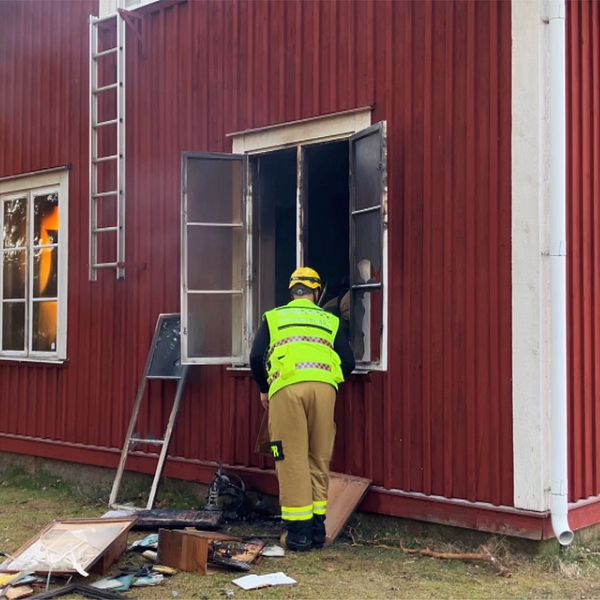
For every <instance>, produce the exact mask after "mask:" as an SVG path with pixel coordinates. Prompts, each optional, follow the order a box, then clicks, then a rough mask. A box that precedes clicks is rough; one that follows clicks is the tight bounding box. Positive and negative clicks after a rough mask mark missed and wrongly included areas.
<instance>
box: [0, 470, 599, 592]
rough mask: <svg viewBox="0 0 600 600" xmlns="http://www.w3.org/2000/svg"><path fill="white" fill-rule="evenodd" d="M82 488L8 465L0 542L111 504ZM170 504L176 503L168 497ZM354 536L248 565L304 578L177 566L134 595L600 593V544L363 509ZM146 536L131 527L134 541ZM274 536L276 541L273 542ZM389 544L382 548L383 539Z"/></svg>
mask: <svg viewBox="0 0 600 600" xmlns="http://www.w3.org/2000/svg"><path fill="white" fill-rule="evenodd" d="M82 492H85V490H81V489H78V488H77V487H76V486H73V485H69V484H68V483H66V482H64V481H62V480H61V479H59V478H57V477H55V476H49V475H47V474H44V473H38V474H36V475H35V476H31V475H29V474H27V473H25V472H24V471H18V470H14V471H10V472H8V473H5V474H4V475H3V476H2V483H1V484H0V549H2V550H4V551H6V552H9V553H12V552H14V551H15V550H16V549H17V548H18V547H19V546H21V545H22V544H23V543H24V542H26V541H27V540H29V539H31V538H32V537H33V536H35V535H36V534H37V532H38V531H39V530H41V529H42V528H43V527H44V526H46V525H47V524H48V523H50V522H52V521H53V520H56V519H66V518H79V517H99V516H100V515H102V514H103V513H104V512H105V511H106V505H105V504H104V503H102V504H100V503H98V502H96V501H94V500H93V499H94V498H95V497H96V496H97V491H96V490H94V491H93V493H92V496H91V498H92V500H86V499H85V498H84V494H82ZM168 503H171V504H168ZM200 503H201V499H199V498H198V496H197V495H195V494H191V495H188V494H187V492H186V491H185V488H182V491H179V490H176V491H175V492H170V491H169V490H168V489H167V490H166V493H163V495H162V504H163V506H169V507H171V508H198V507H199V505H200ZM350 525H351V527H352V530H351V533H352V535H351V536H350V535H345V536H342V537H341V538H340V539H339V540H338V541H337V542H336V543H335V544H334V545H333V546H332V547H330V548H326V549H324V550H322V551H316V552H308V553H300V554H294V553H287V554H286V556H285V557H284V558H281V559H263V560H262V562H260V563H259V564H257V565H254V566H253V569H252V572H254V573H257V574H261V573H269V572H274V571H283V572H285V573H286V574H287V575H289V576H290V577H293V578H294V579H296V580H297V581H298V584H297V585H296V586H293V587H289V588H288V587H286V588H272V589H265V590H259V591H255V592H244V591H243V590H241V589H239V588H237V587H236V586H235V585H233V584H232V583H231V581H232V580H233V579H235V578H236V577H238V576H239V575H240V574H236V573H231V572H217V573H215V574H213V575H209V576H207V577H202V576H200V575H196V574H193V573H178V574H177V575H175V576H174V577H172V578H168V579H166V580H165V582H164V584H163V585H161V586H157V587H154V588H138V589H136V590H135V591H134V592H132V593H130V594H129V596H131V597H135V598H139V599H140V600H164V599H168V598H178V599H180V600H183V599H187V598H190V599H192V598H197V599H202V598H225V597H227V594H228V593H229V594H231V592H233V593H234V594H235V596H234V597H235V598H242V597H248V598H253V599H254V598H281V599H283V598H290V599H300V598H309V599H310V598H333V599H336V600H337V599H340V600H348V599H352V598H410V600H419V599H421V598H423V599H425V598H427V599H429V598H468V599H471V598H473V599H475V598H494V599H495V598H506V599H511V600H513V599H515V598H595V597H600V544H599V543H598V542H590V543H588V544H581V545H576V546H574V547H573V548H571V549H569V550H568V551H567V552H563V553H560V554H559V553H557V552H553V553H552V552H550V553H543V554H541V555H531V554H526V553H523V552H520V551H518V550H515V545H514V544H512V543H508V542H507V540H505V539H503V538H493V537H490V536H484V535H482V534H474V533H469V532H466V533H464V532H459V531H458V530H456V529H452V528H439V527H432V526H427V525H419V524H415V523H412V522H410V521H405V520H400V519H392V518H386V517H376V516H374V515H364V514H360V515H357V516H355V517H353V519H352V521H351V524H350ZM227 528H228V529H229V530H230V531H231V532H232V533H238V534H240V535H252V534H253V533H256V532H261V533H263V534H265V535H273V536H275V535H276V534H277V531H278V528H277V526H276V525H275V526H274V525H270V524H268V523H266V524H265V523H261V524H255V525H249V524H245V525H244V526H243V527H241V526H240V527H238V526H229V527H227ZM142 535H143V534H140V533H132V534H131V539H133V538H137V537H142ZM400 540H401V541H402V544H403V545H404V546H405V547H407V548H417V549H421V548H425V547H429V548H431V549H433V550H437V551H445V552H464V551H478V550H479V549H480V548H481V547H482V546H483V545H485V547H487V548H489V549H490V551H492V553H493V554H494V556H496V557H497V558H498V559H499V560H500V561H501V562H502V564H503V565H504V566H506V567H507V568H508V569H510V571H511V572H512V577H511V578H504V577H500V576H498V574H497V572H496V571H495V570H494V569H493V568H492V567H491V566H490V565H489V564H487V563H476V562H464V561H456V560H451V561H444V560H438V559H432V558H427V557H421V556H418V555H414V554H406V553H404V552H403V551H402V549H401V548H400ZM270 541H272V540H270ZM384 546H385V547H384ZM143 561H144V559H143V558H141V557H140V556H139V555H137V554H132V553H127V554H125V555H123V557H122V558H121V560H120V562H119V564H118V565H115V566H114V568H113V572H115V573H116V572H118V571H119V569H132V568H135V567H136V566H138V565H140V564H142V563H143Z"/></svg>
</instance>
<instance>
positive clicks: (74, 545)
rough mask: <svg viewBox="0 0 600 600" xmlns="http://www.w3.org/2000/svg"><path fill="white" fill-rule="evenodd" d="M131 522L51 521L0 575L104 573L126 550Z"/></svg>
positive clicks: (111, 520)
mask: <svg viewBox="0 0 600 600" xmlns="http://www.w3.org/2000/svg"><path fill="white" fill-rule="evenodd" d="M134 521H135V519H69V520H64V521H54V522H53V523H50V525H47V526H46V527H45V528H44V529H43V530H42V531H41V532H40V533H38V534H37V535H36V536H35V537H34V538H32V539H31V540H29V541H28V542H27V543H26V544H24V545H23V546H21V547H20V548H19V549H18V550H17V551H16V552H14V553H13V555H12V557H11V558H9V559H7V560H6V561H4V562H3V563H2V564H1V565H0V572H14V571H29V572H35V573H48V572H52V574H53V575H63V574H64V575H68V574H73V573H79V574H80V575H83V576H87V575H88V574H89V571H90V570H91V567H92V566H94V568H95V570H96V571H97V572H101V573H104V572H106V571H107V570H108V568H109V567H110V566H111V565H112V564H113V562H115V560H117V558H119V556H121V554H122V553H123V552H124V551H125V549H126V547H127V533H128V531H129V530H130V529H131V527H132V525H133V523H134Z"/></svg>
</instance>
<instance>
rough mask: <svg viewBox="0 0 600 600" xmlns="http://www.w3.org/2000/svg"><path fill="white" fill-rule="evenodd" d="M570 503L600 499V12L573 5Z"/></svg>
mask: <svg viewBox="0 0 600 600" xmlns="http://www.w3.org/2000/svg"><path fill="white" fill-rule="evenodd" d="M567 149H568V150H567V219H568V225H567V226H568V233H567V248H568V256H569V258H568V269H567V273H568V275H567V277H568V296H567V298H568V306H569V308H568V310H569V314H568V319H569V320H568V325H569V326H568V332H569V340H568V343H569V373H570V375H569V382H568V392H569V439H570V463H569V472H570V474H569V479H570V489H569V500H570V501H575V500H579V499H581V498H587V497H589V496H594V495H598V494H599V493H600V406H599V404H598V403H599V401H600V351H599V350H598V343H599V341H600V5H599V4H598V3H597V2H589V1H581V2H569V3H568V4H567Z"/></svg>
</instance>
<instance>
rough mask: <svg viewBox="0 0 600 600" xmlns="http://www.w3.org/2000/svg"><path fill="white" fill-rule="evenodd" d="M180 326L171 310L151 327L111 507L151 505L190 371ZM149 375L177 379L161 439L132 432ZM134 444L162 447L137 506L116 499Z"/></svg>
mask: <svg viewBox="0 0 600 600" xmlns="http://www.w3.org/2000/svg"><path fill="white" fill-rule="evenodd" d="M180 329H181V319H180V316H179V314H174V313H171V314H160V315H159V317H158V321H157V322H156V328H155V330H154V336H153V338H152V344H151V345H150V350H149V352H148V357H147V359H146V366H145V367H144V373H143V375H142V378H141V381H140V385H139V388H138V392H137V395H136V399H135V404H134V405H133V412H132V415H131V420H130V421H129V427H128V429H127V434H126V436H125V442H124V444H123V449H122V451H121V459H120V461H119V467H118V469H117V474H116V477H115V481H114V483H113V487H112V491H111V493H110V498H109V500H108V505H109V506H110V508H113V509H125V510H130V511H131V510H144V508H145V509H147V510H149V509H151V508H152V506H153V505H154V500H155V498H156V491H157V489H158V484H159V482H160V478H161V476H162V472H163V469H164V466H165V461H166V459H167V453H168V451H169V443H170V441H171V436H172V434H173V429H174V428H175V422H176V420H177V414H178V412H179V407H180V404H181V399H182V397H183V393H184V390H185V384H186V381H187V376H188V371H189V367H188V366H185V365H182V364H181V342H180V339H181V338H180ZM152 379H158V380H174V381H177V388H176V391H175V398H174V400H173V405H172V408H171V413H170V415H169V420H168V422H167V426H166V429H165V432H164V435H163V437H162V439H154V438H141V437H138V436H137V435H136V434H135V433H134V432H135V431H136V426H137V422H138V417H139V413H140V409H141V406H142V403H143V401H144V399H145V398H146V393H145V392H146V387H147V384H148V381H149V380H152ZM136 444H150V445H153V446H159V447H160V449H161V450H160V454H159V456H158V460H157V464H156V471H155V473H154V480H153V482H152V487H151V489H150V493H149V495H148V501H147V503H146V506H145V507H136V506H130V505H122V504H118V503H117V497H118V494H119V488H120V486H121V481H122V478H123V473H124V471H125V466H126V463H127V459H128V457H129V456H130V455H131V453H132V452H133V448H134V447H135V445H136Z"/></svg>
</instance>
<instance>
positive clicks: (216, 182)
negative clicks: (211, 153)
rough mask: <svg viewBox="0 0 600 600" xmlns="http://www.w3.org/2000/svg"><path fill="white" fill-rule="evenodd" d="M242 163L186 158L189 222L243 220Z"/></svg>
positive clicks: (239, 161) (238, 221) (221, 159)
mask: <svg viewBox="0 0 600 600" xmlns="http://www.w3.org/2000/svg"><path fill="white" fill-rule="evenodd" d="M242 166H243V163H242V161H241V160H224V159H223V158H218V159H210V158H206V157H204V158H188V159H187V221H188V222H196V223H240V222H241V221H242V198H241V190H242V176H243V169H242Z"/></svg>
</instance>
